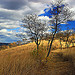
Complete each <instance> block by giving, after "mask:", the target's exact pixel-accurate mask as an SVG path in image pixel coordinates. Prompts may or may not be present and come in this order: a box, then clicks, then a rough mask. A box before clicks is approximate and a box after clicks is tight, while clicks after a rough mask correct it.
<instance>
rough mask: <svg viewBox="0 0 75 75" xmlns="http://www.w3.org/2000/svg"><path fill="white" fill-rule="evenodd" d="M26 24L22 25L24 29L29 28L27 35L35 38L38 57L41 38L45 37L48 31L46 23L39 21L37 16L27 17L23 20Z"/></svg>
mask: <svg viewBox="0 0 75 75" xmlns="http://www.w3.org/2000/svg"><path fill="white" fill-rule="evenodd" d="M22 22H23V23H24V24H23V25H22V27H23V28H27V31H26V33H27V35H28V36H29V37H30V38H32V37H33V38H34V40H35V43H36V45H37V55H38V49H39V45H40V42H41V37H42V36H43V35H44V32H45V31H46V30H47V26H46V22H45V21H41V20H40V19H38V16H37V15H27V16H25V17H24V19H23V20H22Z"/></svg>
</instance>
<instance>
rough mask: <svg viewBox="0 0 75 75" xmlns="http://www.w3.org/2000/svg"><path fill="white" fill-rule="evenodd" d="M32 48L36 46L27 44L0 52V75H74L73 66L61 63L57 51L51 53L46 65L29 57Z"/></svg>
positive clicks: (68, 63) (67, 62)
mask: <svg viewBox="0 0 75 75" xmlns="http://www.w3.org/2000/svg"><path fill="white" fill-rule="evenodd" d="M54 43H55V42H54ZM44 45H47V42H46V41H44ZM34 48H36V45H35V44H34V43H29V44H27V45H22V46H18V47H13V48H9V49H6V50H3V51H0V75H74V73H73V72H74V71H73V68H74V67H73V65H72V64H71V63H70V62H69V61H63V58H62V57H60V55H59V54H58V53H60V51H59V50H58V53H57V52H56V51H54V52H52V53H51V55H50V56H49V58H48V62H47V63H45V62H42V63H39V62H37V61H36V60H35V59H33V57H32V56H31V55H30V53H31V52H32V51H33V50H34ZM74 49H75V48H74ZM74 49H73V53H74V54H75V51H74ZM66 53H67V52H66Z"/></svg>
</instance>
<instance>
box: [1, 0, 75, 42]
mask: <svg viewBox="0 0 75 75" xmlns="http://www.w3.org/2000/svg"><path fill="white" fill-rule="evenodd" d="M51 1H52V0H0V42H3V43H12V42H16V41H18V40H20V38H19V37H17V36H16V34H20V33H22V28H21V27H20V24H21V20H22V19H23V18H24V16H25V15H27V14H37V15H39V14H42V13H44V9H45V8H47V5H48V4H50V2H51ZM64 1H65V2H66V3H68V4H69V6H70V8H71V10H73V11H75V1H74V0H64ZM74 18H75V17H74ZM41 19H45V20H48V17H43V16H42V17H41ZM74 24H75V22H73V23H72V27H74ZM62 28H63V30H64V27H62ZM25 34H26V33H25ZM26 35H27V34H26Z"/></svg>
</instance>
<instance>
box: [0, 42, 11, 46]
mask: <svg viewBox="0 0 75 75" xmlns="http://www.w3.org/2000/svg"><path fill="white" fill-rule="evenodd" d="M9 44H10V43H0V46H2V45H9Z"/></svg>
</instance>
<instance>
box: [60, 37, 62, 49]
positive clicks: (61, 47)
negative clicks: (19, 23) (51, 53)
mask: <svg viewBox="0 0 75 75" xmlns="http://www.w3.org/2000/svg"><path fill="white" fill-rule="evenodd" d="M60 45H61V50H62V44H61V38H60Z"/></svg>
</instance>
